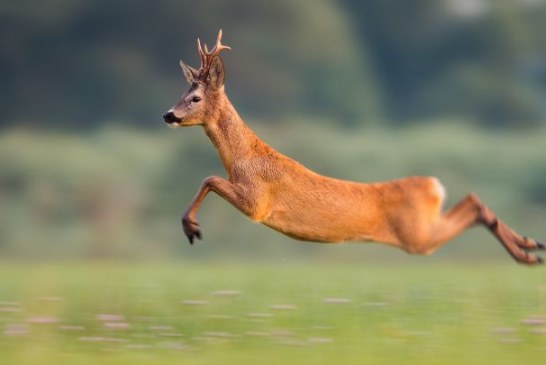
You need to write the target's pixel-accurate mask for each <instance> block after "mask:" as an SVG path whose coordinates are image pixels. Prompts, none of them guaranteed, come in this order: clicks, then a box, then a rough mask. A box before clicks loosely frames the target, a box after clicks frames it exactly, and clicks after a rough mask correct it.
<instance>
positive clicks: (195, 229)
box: [182, 218, 203, 245]
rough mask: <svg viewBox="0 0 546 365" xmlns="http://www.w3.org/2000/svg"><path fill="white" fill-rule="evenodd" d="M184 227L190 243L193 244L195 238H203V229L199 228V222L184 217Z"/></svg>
mask: <svg viewBox="0 0 546 365" xmlns="http://www.w3.org/2000/svg"><path fill="white" fill-rule="evenodd" d="M182 228H183V229H184V234H185V235H186V237H188V240H189V241H190V245H193V241H194V240H195V238H198V239H202V237H203V236H202V234H201V230H200V229H199V223H197V222H195V221H193V220H191V219H188V218H182Z"/></svg>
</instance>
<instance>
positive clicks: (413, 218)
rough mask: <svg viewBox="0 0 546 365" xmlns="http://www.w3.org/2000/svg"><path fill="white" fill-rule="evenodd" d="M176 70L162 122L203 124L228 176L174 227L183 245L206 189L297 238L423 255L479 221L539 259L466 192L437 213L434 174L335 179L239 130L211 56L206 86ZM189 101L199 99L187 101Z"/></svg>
mask: <svg viewBox="0 0 546 365" xmlns="http://www.w3.org/2000/svg"><path fill="white" fill-rule="evenodd" d="M182 67H183V68H184V67H185V65H184V64H183V65H182ZM186 67H187V66H186ZM184 71H185V75H186V78H187V79H188V81H189V82H190V83H192V84H193V87H192V88H190V90H189V91H188V92H187V93H186V94H185V95H184V96H183V97H182V98H181V100H180V101H179V102H178V103H177V104H176V105H175V106H174V107H173V108H172V109H171V110H170V111H169V112H168V113H171V114H172V115H171V116H170V117H169V118H167V117H165V120H166V121H167V122H168V123H169V124H170V125H174V126H190V125H201V126H203V128H204V130H205V133H206V134H207V136H208V137H209V138H210V140H211V141H212V143H213V145H214V147H215V148H216V150H217V152H218V155H219V157H220V159H221V161H222V163H223V165H224V168H225V170H226V172H227V175H228V179H227V180H226V179H223V178H221V177H217V176H211V177H208V178H206V179H205V180H204V181H203V183H202V185H201V187H200V188H199V190H198V192H197V194H196V196H195V197H194V199H193V201H192V202H191V204H190V206H189V207H188V209H187V211H186V213H185V214H184V216H183V218H182V224H183V228H184V232H185V234H186V235H187V236H188V238H189V240H190V242H191V243H193V240H194V238H195V237H197V238H201V231H200V229H199V225H198V223H197V220H196V214H197V211H198V209H199V206H200V204H201V202H202V201H203V199H204V198H205V196H206V195H207V194H208V192H210V191H214V192H215V193H217V194H218V195H220V196H221V197H222V198H224V199H225V200H227V201H228V202H230V203H231V204H232V205H233V206H235V207H236V208H237V209H239V210H240V211H241V212H242V213H243V214H245V215H246V216H248V217H249V218H250V219H252V220H253V221H255V222H259V223H263V224H264V225H266V226H268V227H271V228H273V229H275V230H277V231H279V232H281V233H283V234H285V235H287V236H290V237H292V238H295V239H298V240H304V241H317V242H329V243H336V242H344V241H374V242H381V243H386V244H388V245H391V246H395V247H398V248H401V249H403V250H405V251H407V252H409V253H416V254H430V253H432V252H433V251H434V250H436V249H437V248H438V247H440V246H442V245H443V244H444V243H445V242H446V241H448V240H450V239H451V238H453V237H455V236H457V235H458V234H460V233H461V232H462V231H464V230H465V229H467V228H468V227H470V226H472V225H474V224H482V225H484V226H485V227H486V228H488V229H489V230H490V231H491V232H492V234H493V235H494V236H495V237H496V238H497V239H498V240H499V241H500V242H501V244H502V245H503V246H504V247H505V248H506V250H507V251H508V252H509V253H510V255H512V257H513V258H514V259H515V260H516V261H518V262H520V263H525V264H536V263H540V262H542V259H541V258H540V257H539V256H537V255H534V254H531V253H528V252H527V250H534V249H543V248H544V246H543V245H542V244H540V243H538V242H536V241H534V240H531V239H527V238H525V237H522V236H520V235H518V234H517V233H515V232H514V231H513V230H511V229H510V228H508V227H507V226H506V225H505V224H504V223H502V222H500V221H499V220H498V219H497V217H496V216H495V214H494V213H493V212H492V211H491V210H489V208H487V207H486V206H485V205H484V204H483V203H482V202H481V201H480V200H479V199H478V198H477V197H476V196H475V195H473V194H471V195H469V196H467V197H466V198H465V199H463V200H462V201H461V202H460V203H458V204H457V205H455V206H454V207H453V208H451V209H450V210H448V211H447V212H445V213H442V209H441V208H442V204H443V202H444V198H445V193H444V188H443V186H442V185H441V184H440V182H439V181H438V180H437V179H436V178H434V177H419V176H415V177H406V178H402V179H398V180H393V181H388V182H379V183H373V184H364V183H357V182H351V181H343V180H338V179H334V178H330V177H326V176H321V175H319V174H316V173H315V172H313V171H311V170H309V169H307V168H305V167H304V166H302V165H301V164H299V163H298V162H297V161H294V160H292V159H291V158H289V157H287V156H285V155H283V154H281V153H279V152H277V151H275V150H274V149H273V148H271V147H270V146H268V145H267V144H265V143H264V142H263V141H261V140H260V139H259V138H258V137H257V136H256V135H255V134H254V133H253V132H252V131H251V130H250V129H249V128H248V127H247V125H246V124H245V123H244V122H243V120H242V119H241V118H240V116H239V115H238V114H237V112H236V110H235V108H234V107H233V105H232V104H231V103H230V101H229V100H228V98H227V96H226V94H225V92H224V86H223V81H224V68H223V64H222V62H221V60H220V58H219V57H215V59H214V60H213V61H212V65H211V67H210V78H209V80H210V81H208V82H206V83H202V82H198V81H199V80H196V79H195V77H194V76H192V75H194V74H192V73H191V72H189V71H188V69H184ZM196 83H197V85H196ZM195 96H198V97H200V98H201V100H200V101H198V102H192V101H191V100H194V99H193V98H194V97H195ZM168 113H167V114H168ZM167 114H166V115H167ZM173 120H174V122H173Z"/></svg>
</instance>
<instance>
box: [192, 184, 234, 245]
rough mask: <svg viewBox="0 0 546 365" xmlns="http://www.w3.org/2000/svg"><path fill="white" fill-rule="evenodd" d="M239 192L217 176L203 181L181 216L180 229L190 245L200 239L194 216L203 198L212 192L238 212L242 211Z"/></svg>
mask: <svg viewBox="0 0 546 365" xmlns="http://www.w3.org/2000/svg"><path fill="white" fill-rule="evenodd" d="M240 190H241V188H240V187H239V186H238V185H236V184H233V183H231V182H230V181H228V180H226V179H223V178H221V177H218V176H209V177H207V178H206V179H205V180H203V182H202V183H201V186H200V187H199V190H198V191H197V194H195V196H194V197H193V200H192V201H191V203H190V206H189V207H188V209H187V210H186V212H185V213H184V215H183V216H182V227H183V228H184V233H185V234H186V236H187V237H188V239H189V241H190V243H191V244H193V241H194V239H195V238H196V237H197V238H199V239H201V237H202V234H201V230H200V229H199V223H197V219H196V214H197V211H198V210H199V206H200V205H201V203H202V202H203V200H204V199H205V196H206V195H207V194H208V193H209V192H210V191H213V192H215V193H216V194H218V195H220V196H221V197H222V198H224V199H225V200H227V201H228V202H230V203H231V204H233V205H234V206H235V207H237V208H238V209H239V210H243V207H242V200H241V198H240V197H241V194H240Z"/></svg>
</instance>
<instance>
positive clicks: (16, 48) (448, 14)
mask: <svg viewBox="0 0 546 365" xmlns="http://www.w3.org/2000/svg"><path fill="white" fill-rule="evenodd" d="M545 20H546V2H545V1H542V0H441V1H438V0H408V1H399V0H339V1H335V0H314V1H304V0H299V1H293V0H280V1H275V2H265V1H250V0H232V1H222V0H201V1H187V0H183V1H180V0H158V1H146V0H139V1H129V0H119V1H106V0H70V1H66V0H49V1H37V0H19V1H7V0H4V1H1V2H0V79H1V81H2V82H1V84H0V110H1V111H2V119H0V125H2V126H4V127H5V126H13V125H19V124H23V125H32V126H46V127H55V128H72V129H90V128H93V127H94V126H95V125H104V124H109V123H112V122H116V123H119V122H122V123H126V124H130V125H142V126H155V125H160V123H161V120H160V115H161V114H162V112H163V111H164V110H165V109H166V108H168V107H169V106H170V105H171V104H172V103H174V101H175V99H176V97H177V96H178V95H179V94H180V93H181V92H182V91H183V89H184V88H185V85H183V78H182V77H181V76H180V74H179V72H178V69H177V68H178V66H177V61H178V59H179V58H183V59H184V60H185V61H187V62H189V63H190V64H193V65H196V63H197V59H198V58H197V53H196V49H195V39H196V37H197V36H200V37H201V39H204V40H208V41H209V42H211V41H212V40H213V39H214V36H215V33H216V31H217V29H218V28H220V27H222V28H224V30H225V37H224V38H225V43H226V44H228V45H231V46H232V47H233V51H232V52H231V53H229V54H226V55H225V57H224V60H225V62H226V66H227V71H228V81H227V82H228V83H227V87H228V89H229V90H228V94H229V95H230V97H231V98H232V99H233V100H234V102H235V104H236V105H237V107H238V108H239V109H240V110H241V112H242V113H243V115H244V113H247V114H249V115H254V116H257V117H260V118H261V119H262V120H266V121H267V119H272V118H288V117H292V116H294V115H306V116H308V117H309V116H311V117H312V116H320V117H321V118H324V117H332V118H335V120H336V122H337V123H339V124H342V125H345V126H348V127H351V126H355V125H362V124H366V123H368V124H370V123H375V122H376V121H381V120H387V121H389V122H390V123H391V124H393V125H400V124H408V123H415V122H417V121H422V120H426V119H434V118H437V117H446V116H453V117H464V118H465V119H468V120H471V121H475V122H477V123H480V124H481V125H484V126H489V127H509V128H521V127H533V126H536V125H537V124H539V123H543V121H544V120H546V118H545V113H546V108H545V107H544V105H546V103H545V102H546V66H545V65H546V63H545V60H546V21H545Z"/></svg>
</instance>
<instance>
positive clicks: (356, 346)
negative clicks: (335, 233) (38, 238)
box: [0, 260, 546, 365]
mask: <svg viewBox="0 0 546 365" xmlns="http://www.w3.org/2000/svg"><path fill="white" fill-rule="evenodd" d="M418 262H419V263H420V264H419V265H401V266H400V265H398V266H397V265H391V264H389V263H385V264H384V265H379V264H375V265H369V264H368V265H362V266H357V265H354V264H351V265H341V264H339V263H337V264H327V263H314V264H309V263H307V264H305V263H302V264H295V263H293V264H285V265H282V264H277V265H275V264H271V263H268V264H263V265H261V264H248V263H247V264H240V263H207V264H198V263H193V264H188V263H186V262H179V263H161V264H160V263H157V264H113V263H81V264H76V263H71V264H59V265H56V264H39V265H31V264H28V263H25V264H16V263H3V264H2V265H0V278H1V280H0V331H1V332H0V363H1V364H3V365H12V364H14V365H19V364H102V365H106V364H156V363H157V364H219V363H222V364H283V365H287V364H311V363H312V364H334V363H335V364H395V363H396V364H400V363H404V364H463V363H464V364H484V363H494V364H515V363H518V364H544V362H545V359H546V272H545V271H544V269H543V268H538V269H528V268H524V267H520V266H517V265H515V264H513V263H512V262H510V261H508V260H507V261H506V263H498V264H478V263H473V264H466V265H464V264H455V263H450V264H441V263H439V262H437V261H434V262H432V263H429V262H425V263H423V261H421V260H419V261H418Z"/></svg>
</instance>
